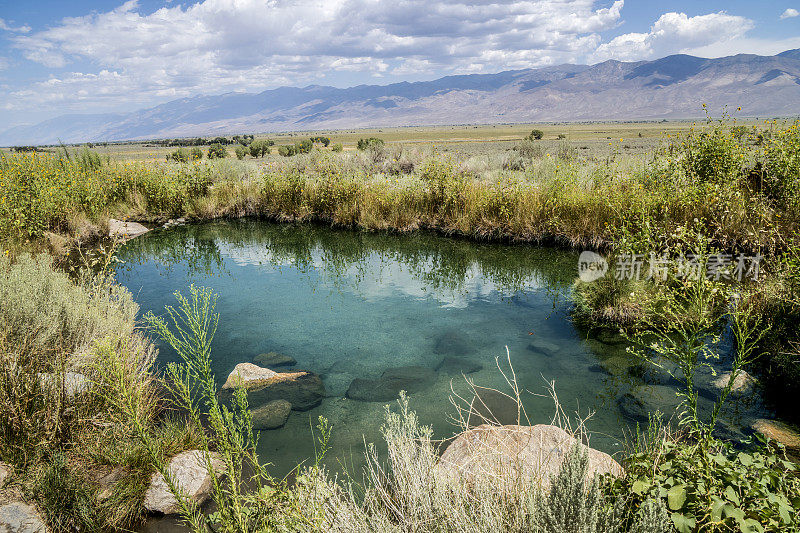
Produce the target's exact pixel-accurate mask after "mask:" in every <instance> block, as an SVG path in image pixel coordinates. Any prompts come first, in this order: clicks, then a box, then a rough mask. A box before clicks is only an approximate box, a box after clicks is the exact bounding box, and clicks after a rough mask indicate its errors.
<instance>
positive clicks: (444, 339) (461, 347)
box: [433, 331, 475, 356]
mask: <svg viewBox="0 0 800 533" xmlns="http://www.w3.org/2000/svg"><path fill="white" fill-rule="evenodd" d="M474 351H475V348H474V347H473V346H472V344H471V343H470V342H469V341H468V340H467V339H465V338H464V336H463V335H461V334H460V333H458V332H457V331H447V332H445V333H443V334H441V335H439V336H438V337H437V338H436V344H435V345H434V347H433V353H436V354H439V355H454V356H461V355H466V354H470V353H472V352H474Z"/></svg>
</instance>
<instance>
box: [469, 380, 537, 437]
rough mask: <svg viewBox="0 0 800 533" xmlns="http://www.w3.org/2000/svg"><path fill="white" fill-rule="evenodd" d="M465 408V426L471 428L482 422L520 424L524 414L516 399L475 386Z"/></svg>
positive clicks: (496, 391) (493, 390) (522, 421)
mask: <svg viewBox="0 0 800 533" xmlns="http://www.w3.org/2000/svg"><path fill="white" fill-rule="evenodd" d="M465 410H468V411H469V412H467V413H465V414H466V418H467V427H469V428H473V427H477V426H480V425H483V424H486V423H487V422H488V423H491V424H499V425H507V424H520V423H524V422H525V420H524V419H523V417H524V414H523V413H522V412H521V411H520V409H519V406H518V405H517V401H516V399H514V398H513V397H511V396H509V395H507V394H504V393H502V392H500V391H498V390H495V389H486V388H483V387H476V388H475V395H474V396H473V397H472V401H471V403H470V405H469V407H467V408H466V409H465Z"/></svg>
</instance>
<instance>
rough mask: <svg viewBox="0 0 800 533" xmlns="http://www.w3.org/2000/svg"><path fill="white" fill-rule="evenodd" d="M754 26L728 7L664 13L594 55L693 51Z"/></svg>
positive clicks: (642, 56)
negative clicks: (693, 13) (703, 11)
mask: <svg viewBox="0 0 800 533" xmlns="http://www.w3.org/2000/svg"><path fill="white" fill-rule="evenodd" d="M752 28H753V21H751V20H749V19H747V18H744V17H740V16H736V15H729V14H728V13H726V12H724V11H720V12H719V13H711V14H708V15H698V16H695V17H689V16H687V15H686V14H685V13H664V14H663V15H661V17H659V19H658V20H657V21H656V22H655V23H654V24H653V25H652V26H651V27H650V31H649V32H647V33H626V34H624V35H620V36H618V37H615V38H614V39H612V40H611V41H610V42H608V43H605V44H602V45H600V46H598V47H597V50H596V51H595V53H594V54H593V56H592V57H593V58H594V59H596V60H598V61H602V60H605V59H617V60H621V61H634V60H638V59H649V58H654V57H662V56H665V55H669V54H674V53H678V52H684V53H685V52H690V51H692V50H694V49H698V48H701V47H705V46H711V45H719V44H720V43H726V42H730V41H733V40H735V39H738V38H741V37H743V36H744V34H745V33H746V32H747V31H748V30H750V29H752Z"/></svg>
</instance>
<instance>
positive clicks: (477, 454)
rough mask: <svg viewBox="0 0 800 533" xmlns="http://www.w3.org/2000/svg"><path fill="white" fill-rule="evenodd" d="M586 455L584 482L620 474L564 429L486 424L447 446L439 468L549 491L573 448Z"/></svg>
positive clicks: (464, 476) (467, 477)
mask: <svg viewBox="0 0 800 533" xmlns="http://www.w3.org/2000/svg"><path fill="white" fill-rule="evenodd" d="M576 445H577V446H580V448H581V450H582V451H583V452H585V453H587V454H588V458H589V465H588V468H587V472H586V478H587V480H590V479H591V478H592V477H593V476H594V475H595V474H612V475H615V476H619V475H622V473H623V470H622V467H621V466H620V465H619V463H617V462H616V461H615V460H614V459H613V458H612V457H611V456H610V455H608V454H607V453H604V452H601V451H598V450H595V449H593V448H589V447H588V446H586V445H584V444H582V443H580V441H578V440H577V439H575V438H574V437H573V436H572V435H570V434H569V433H567V432H566V431H564V430H563V429H561V428H559V427H556V426H551V425H546V424H538V425H535V426H517V425H507V426H493V425H489V424H484V425H482V426H478V427H476V428H474V429H471V430H468V431H466V432H464V433H462V434H461V435H459V436H458V437H456V439H455V440H453V442H452V443H451V444H450V446H448V447H447V449H446V450H445V451H444V453H443V454H442V457H441V460H440V463H439V469H440V472H443V473H444V474H446V475H458V476H461V478H462V479H465V480H466V481H468V482H470V483H480V482H481V481H486V480H488V479H493V480H494V482H499V483H500V484H501V485H502V486H504V487H506V488H508V489H513V488H514V487H517V486H519V483H538V484H540V486H541V487H543V488H547V487H548V486H549V483H550V478H551V477H553V476H555V475H556V474H558V471H559V470H560V468H561V464H562V463H563V462H564V459H565V458H566V457H567V454H568V453H569V451H570V450H571V449H572V448H573V447H574V446H576Z"/></svg>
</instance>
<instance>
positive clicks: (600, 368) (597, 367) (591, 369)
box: [589, 365, 611, 376]
mask: <svg viewBox="0 0 800 533" xmlns="http://www.w3.org/2000/svg"><path fill="white" fill-rule="evenodd" d="M589 372H596V373H597V374H606V375H608V376H610V375H611V372H609V371H608V369H607V368H606V367H604V366H603V365H590V366H589Z"/></svg>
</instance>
